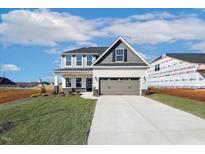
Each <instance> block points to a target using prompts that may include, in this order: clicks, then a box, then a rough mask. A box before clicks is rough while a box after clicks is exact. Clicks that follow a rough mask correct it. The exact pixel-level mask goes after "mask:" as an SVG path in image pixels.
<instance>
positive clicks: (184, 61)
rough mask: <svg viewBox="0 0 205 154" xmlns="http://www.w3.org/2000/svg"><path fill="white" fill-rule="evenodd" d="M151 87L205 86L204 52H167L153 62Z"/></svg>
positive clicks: (150, 76)
mask: <svg viewBox="0 0 205 154" xmlns="http://www.w3.org/2000/svg"><path fill="white" fill-rule="evenodd" d="M148 86H149V87H166V88H191V89H196V88H203V89H204V88H205V54H204V53H167V54H165V55H163V56H161V57H159V58H157V59H155V60H154V61H152V62H151V66H150V69H149V71H148Z"/></svg>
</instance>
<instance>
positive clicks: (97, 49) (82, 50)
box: [62, 47, 108, 55]
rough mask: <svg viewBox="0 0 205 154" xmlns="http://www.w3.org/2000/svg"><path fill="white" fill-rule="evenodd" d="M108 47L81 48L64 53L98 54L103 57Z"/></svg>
mask: <svg viewBox="0 0 205 154" xmlns="http://www.w3.org/2000/svg"><path fill="white" fill-rule="evenodd" d="M107 48H108V47H88V48H85V47H84V48H79V49H74V50H70V51H66V52H63V53H62V54H64V53H98V54H99V55H101V54H102V53H103V52H104V51H105V50H107Z"/></svg>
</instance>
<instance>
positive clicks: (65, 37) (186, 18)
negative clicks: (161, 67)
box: [0, 9, 205, 82]
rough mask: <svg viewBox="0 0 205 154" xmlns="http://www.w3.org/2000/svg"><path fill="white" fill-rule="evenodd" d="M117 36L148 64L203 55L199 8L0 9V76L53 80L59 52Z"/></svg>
mask: <svg viewBox="0 0 205 154" xmlns="http://www.w3.org/2000/svg"><path fill="white" fill-rule="evenodd" d="M119 36H122V37H123V38H125V39H126V40H127V41H128V42H129V43H130V44H131V45H132V46H133V47H134V48H135V49H136V50H137V51H138V52H139V53H140V54H141V55H142V56H143V57H144V58H145V59H147V60H148V61H150V60H153V59H155V58H157V57H159V56H160V55H163V54H165V53H170V52H172V53H173V52H174V53H178V52H186V53H205V9H0V76H5V77H8V78H10V79H11V80H12V81H15V82H17V81H23V82H30V81H38V80H39V78H41V79H42V80H44V81H53V75H52V70H53V69H57V68H59V66H60V55H59V54H60V53H61V52H63V51H69V50H72V49H75V48H80V47H90V46H109V45H111V44H112V43H113V41H115V40H116V38H117V37H119Z"/></svg>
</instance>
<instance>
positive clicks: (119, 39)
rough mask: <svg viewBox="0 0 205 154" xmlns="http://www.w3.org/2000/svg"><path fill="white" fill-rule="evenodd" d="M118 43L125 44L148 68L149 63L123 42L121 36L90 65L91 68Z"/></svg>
mask: <svg viewBox="0 0 205 154" xmlns="http://www.w3.org/2000/svg"><path fill="white" fill-rule="evenodd" d="M120 42H123V43H125V45H126V46H127V47H128V48H130V50H132V51H133V52H134V53H135V54H136V55H137V56H138V57H139V58H140V59H141V60H142V61H143V62H144V63H145V64H146V65H147V66H149V63H148V62H147V61H146V60H145V59H144V58H143V57H142V56H141V55H140V54H138V52H137V51H136V50H135V49H134V48H133V47H132V46H131V45H129V43H128V42H127V41H126V40H124V39H123V38H122V37H121V36H120V37H118V38H117V39H116V40H115V41H114V42H113V43H112V44H111V45H110V46H109V48H107V50H106V51H105V52H104V53H103V54H102V55H101V56H100V57H99V58H98V59H97V60H96V61H95V62H94V63H93V64H92V66H94V65H96V64H98V63H100V62H101V60H102V59H103V58H105V57H106V53H108V52H109V51H110V50H111V49H112V48H114V47H115V46H117V45H118V44H119V43H120Z"/></svg>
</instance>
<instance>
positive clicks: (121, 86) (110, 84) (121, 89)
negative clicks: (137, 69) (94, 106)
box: [100, 78, 140, 95]
mask: <svg viewBox="0 0 205 154" xmlns="http://www.w3.org/2000/svg"><path fill="white" fill-rule="evenodd" d="M100 94H102V95H139V94H140V80H139V78H100Z"/></svg>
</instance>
